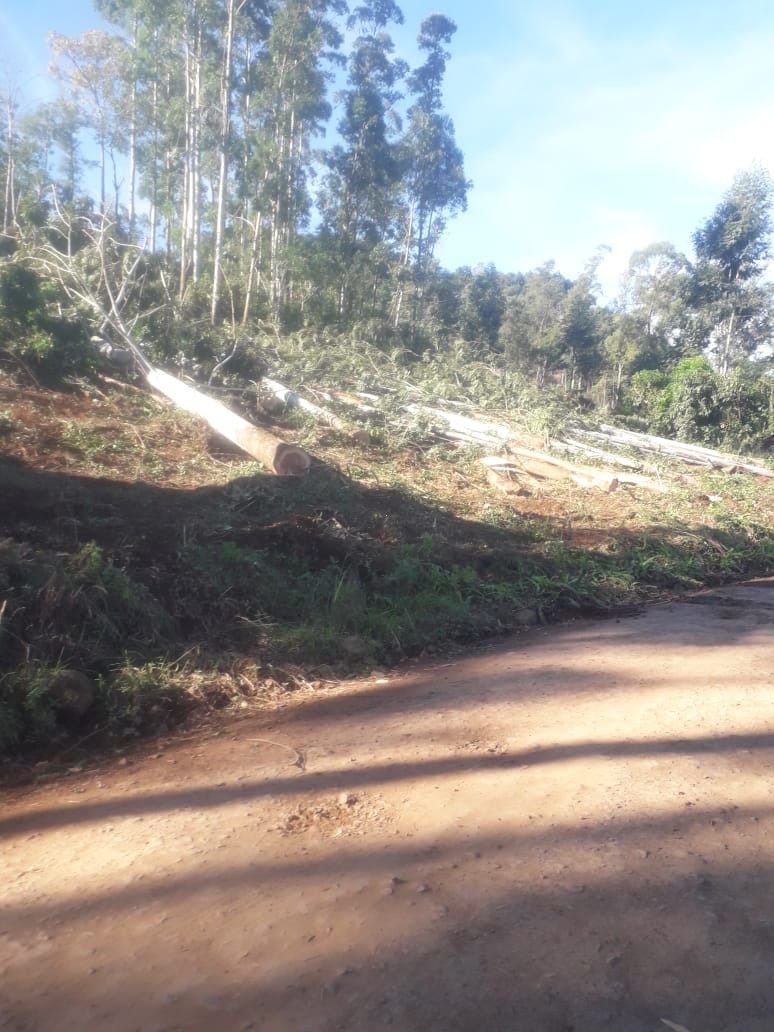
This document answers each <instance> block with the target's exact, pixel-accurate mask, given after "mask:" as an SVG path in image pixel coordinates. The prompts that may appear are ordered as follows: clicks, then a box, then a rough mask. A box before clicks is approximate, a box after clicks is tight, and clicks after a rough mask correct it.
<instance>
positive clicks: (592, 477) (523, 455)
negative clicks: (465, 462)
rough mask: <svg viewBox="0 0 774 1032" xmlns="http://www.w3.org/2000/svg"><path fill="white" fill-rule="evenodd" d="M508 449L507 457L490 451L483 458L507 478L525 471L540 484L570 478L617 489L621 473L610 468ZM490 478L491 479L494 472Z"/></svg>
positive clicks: (582, 484) (580, 483) (581, 484)
mask: <svg viewBox="0 0 774 1032" xmlns="http://www.w3.org/2000/svg"><path fill="white" fill-rule="evenodd" d="M508 452H509V454H508V456H507V457H502V456H492V455H488V456H485V457H484V458H483V459H482V460H481V461H482V462H483V463H484V465H485V466H486V467H487V469H488V470H489V473H490V474H492V473H493V474H494V475H495V476H505V477H506V478H507V479H508V480H512V479H513V478H514V476H515V477H518V476H519V475H520V474H521V475H524V474H526V475H527V476H529V478H530V480H531V481H532V482H533V483H535V484H537V485H538V486H539V485H540V482H541V481H544V480H570V481H572V482H573V483H574V484H577V485H578V487H583V488H596V489H598V490H600V491H607V492H612V491H616V490H617V489H618V484H619V480H618V476H617V475H616V474H614V473H610V472H609V471H607V470H600V469H592V468H591V467H588V466H573V465H572V464H571V463H569V462H564V461H563V460H562V459H555V458H554V457H553V455H547V454H545V453H544V452H533V451H531V450H529V449H528V448H514V447H511V448H509V449H508ZM489 479H490V482H491V480H492V478H491V476H490V477H489Z"/></svg>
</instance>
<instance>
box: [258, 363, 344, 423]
mask: <svg viewBox="0 0 774 1032" xmlns="http://www.w3.org/2000/svg"><path fill="white" fill-rule="evenodd" d="M260 385H261V387H265V388H266V389H267V390H268V391H270V392H271V393H272V394H273V395H274V397H275V398H279V400H280V401H281V402H282V403H283V404H285V405H287V406H288V408H299V409H301V411H302V412H306V413H307V414H308V415H310V416H312V417H313V418H314V419H316V420H317V421H318V422H320V423H325V424H327V425H328V426H332V427H333V428H334V429H336V430H346V429H347V426H346V424H345V423H344V421H343V420H341V419H339V417H338V416H337V415H336V414H335V413H334V412H329V411H328V410H327V409H324V408H323V407H322V406H321V405H315V404H314V402H313V401H307V400H306V398H302V397H301V395H300V394H298V393H297V392H296V391H294V390H291V388H290V387H285V386H284V385H283V384H281V383H279V382H278V381H277V380H270V379H269V377H268V376H264V377H263V378H262V379H261V384H260Z"/></svg>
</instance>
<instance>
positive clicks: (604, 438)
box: [574, 424, 774, 478]
mask: <svg viewBox="0 0 774 1032" xmlns="http://www.w3.org/2000/svg"><path fill="white" fill-rule="evenodd" d="M574 434H575V435H576V437H582V438H584V439H585V440H589V441H601V442H604V443H606V444H611V443H612V444H617V445H620V446H621V447H626V448H634V449H635V450H638V451H646V452H654V453H655V454H658V455H666V456H668V457H670V458H674V459H679V460H680V461H681V462H685V463H686V464H688V465H693V466H708V467H710V468H713V469H722V470H730V471H732V472H736V471H743V472H745V473H753V474H755V475H756V476H761V477H772V478H774V470H771V469H768V468H767V467H765V466H757V465H754V464H753V463H749V462H745V461H744V460H743V459H741V458H740V457H739V456H737V455H729V454H727V453H725V452H719V451H715V450H714V449H712V448H704V447H703V446H701V445H698V444H685V443H684V442H682V441H670V440H669V439H668V438H666V437H655V436H654V435H653V434H640V433H636V432H635V431H633V430H622V429H620V428H619V427H615V426H606V425H605V424H602V425H601V426H599V427H598V428H597V429H596V430H581V429H576V430H575V431H574Z"/></svg>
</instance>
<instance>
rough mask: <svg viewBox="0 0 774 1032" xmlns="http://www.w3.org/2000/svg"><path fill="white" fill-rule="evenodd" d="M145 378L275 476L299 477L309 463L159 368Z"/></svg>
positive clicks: (305, 457)
mask: <svg viewBox="0 0 774 1032" xmlns="http://www.w3.org/2000/svg"><path fill="white" fill-rule="evenodd" d="M145 378H146V380H147V381H148V383H149V384H150V386H151V387H153V388H154V389H155V390H157V391H158V392H159V393H160V394H163V395H164V397H165V398H169V400H170V401H173V402H174V403H175V404H176V405H178V406H179V407H180V408H182V409H185V411H186V412H190V413H191V414H192V415H194V416H199V417H200V418H201V419H204V420H205V422H206V423H208V425H209V426H211V427H212V429H213V430H215V431H217V433H219V434H221V435H222V436H223V437H225V438H226V440H228V441H231V443H232V444H235V445H237V447H239V448H241V449H242V450H243V451H245V452H247V454H248V455H251V456H252V457H253V458H254V459H257V460H258V462H260V463H261V465H262V466H265V467H266V469H269V470H271V472H272V473H276V474H277V476H281V477H284V476H299V475H301V474H303V473H306V472H308V470H309V467H310V465H311V461H312V460H311V458H310V457H309V454H308V453H307V452H305V451H304V449H303V448H299V447H298V446H297V445H294V444H286V443H285V442H284V441H282V440H280V438H278V437H275V436H274V434H271V433H269V431H268V430H263V429H261V428H260V427H257V426H254V425H253V424H252V423H248V421H247V420H246V419H242V417H241V416H238V415H237V414H236V412H232V411H231V409H228V408H226V406H225V405H222V404H221V403H220V402H219V401H216V400H215V399H214V398H210V397H209V396H208V395H206V394H203V393H202V392H201V391H198V390H196V388H194V387H191V386H189V385H188V384H187V383H183V382H182V381H181V380H178V379H177V378H176V377H174V376H171V375H170V374H169V373H165V372H162V371H161V370H160V369H153V368H151V369H150V370H149V371H145Z"/></svg>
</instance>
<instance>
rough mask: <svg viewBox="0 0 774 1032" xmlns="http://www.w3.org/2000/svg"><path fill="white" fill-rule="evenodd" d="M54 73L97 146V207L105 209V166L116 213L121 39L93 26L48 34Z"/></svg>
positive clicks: (121, 146) (121, 143)
mask: <svg viewBox="0 0 774 1032" xmlns="http://www.w3.org/2000/svg"><path fill="white" fill-rule="evenodd" d="M51 49H52V50H53V53H54V65H53V68H54V72H55V74H56V75H57V77H58V78H59V79H60V81H62V82H63V83H65V84H66V89H67V92H68V93H69V95H70V98H71V101H72V103H73V104H74V105H75V106H76V107H77V108H78V110H79V111H80V113H81V116H82V118H83V123H84V125H86V126H88V128H89V129H91V131H92V132H93V134H94V138H95V141H96V143H97V146H98V148H99V155H100V160H99V171H100V210H101V211H102V212H103V213H105V212H106V211H107V169H108V160H109V161H110V164H111V168H112V172H113V192H114V209H115V214H116V217H117V216H118V203H119V197H118V192H119V184H118V171H117V167H116V158H115V156H116V153H117V152H121V151H123V150H124V149H125V143H124V135H123V131H122V126H121V124H120V118H119V117H118V116H119V114H120V103H119V97H120V93H121V77H120V71H121V69H122V67H123V65H124V53H125V42H124V40H122V39H121V38H120V37H118V36H113V35H110V34H109V33H106V32H102V31H100V30H97V29H93V30H90V31H89V32H84V33H83V34H82V35H81V36H78V37H69V36H61V35H59V34H58V33H55V32H54V33H52V34H51Z"/></svg>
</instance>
